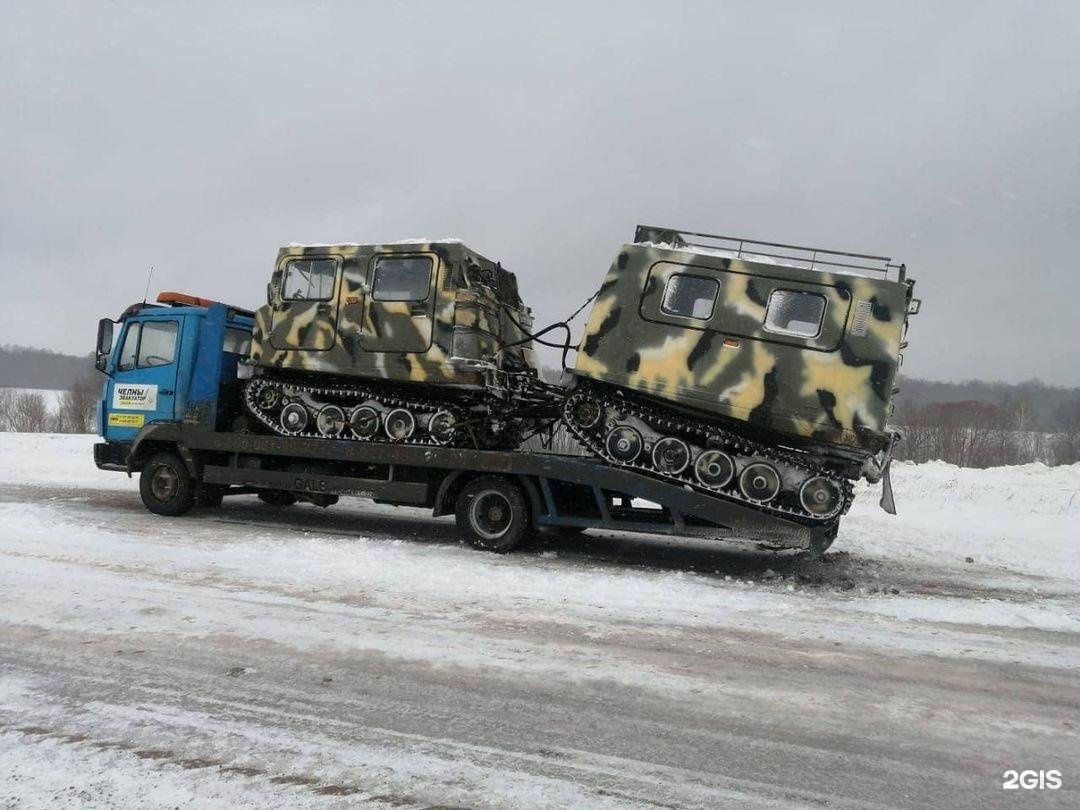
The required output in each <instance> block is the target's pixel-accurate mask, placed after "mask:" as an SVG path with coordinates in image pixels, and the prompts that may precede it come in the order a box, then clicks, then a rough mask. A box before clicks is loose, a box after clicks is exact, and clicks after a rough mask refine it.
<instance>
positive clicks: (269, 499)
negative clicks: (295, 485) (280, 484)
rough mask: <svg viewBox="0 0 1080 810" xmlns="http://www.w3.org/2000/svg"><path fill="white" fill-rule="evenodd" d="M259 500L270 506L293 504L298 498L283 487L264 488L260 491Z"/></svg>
mask: <svg viewBox="0 0 1080 810" xmlns="http://www.w3.org/2000/svg"><path fill="white" fill-rule="evenodd" d="M259 500H260V501H262V502H263V503H265V504H267V505H269V506H292V505H293V504H294V503H296V500H297V498H296V496H295V495H293V494H292V493H291V492H286V491H285V490H283V489H264V490H263V491H262V492H260V493H259Z"/></svg>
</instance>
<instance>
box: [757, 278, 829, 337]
mask: <svg viewBox="0 0 1080 810" xmlns="http://www.w3.org/2000/svg"><path fill="white" fill-rule="evenodd" d="M824 319H825V296H823V295H819V294H818V293H808V292H798V291H797V290H773V292H772V294H771V295H770V296H769V306H768V308H767V309H766V310H765V330H766V331H767V332H776V333H777V334H780V335H794V336H795V337H805V338H812V337H817V336H818V334H819V333H820V332H821V323H822V321H823V320H824Z"/></svg>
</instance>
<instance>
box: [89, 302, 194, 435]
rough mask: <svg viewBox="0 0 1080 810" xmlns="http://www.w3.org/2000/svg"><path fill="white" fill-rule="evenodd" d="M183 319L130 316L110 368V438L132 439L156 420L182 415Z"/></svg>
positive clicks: (107, 429) (107, 403)
mask: <svg viewBox="0 0 1080 810" xmlns="http://www.w3.org/2000/svg"><path fill="white" fill-rule="evenodd" d="M181 329H182V319H180V318H177V319H175V320H172V319H170V320H165V319H161V320H129V321H128V322H127V323H126V325H125V327H124V332H123V334H122V335H121V336H120V341H119V343H118V344H117V348H116V351H115V353H114V357H113V360H112V363H113V366H112V368H111V369H110V374H109V378H110V379H109V383H108V391H107V396H106V400H105V438H106V440H108V441H129V440H131V439H133V438H134V437H135V434H136V433H138V432H139V430H140V429H141V428H142V427H143V425H146V424H149V423H150V422H162V421H172V420H174V419H175V418H176V414H175V404H176V380H177V357H178V356H179V346H180V337H181Z"/></svg>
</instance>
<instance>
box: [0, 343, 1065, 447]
mask: <svg viewBox="0 0 1080 810" xmlns="http://www.w3.org/2000/svg"><path fill="white" fill-rule="evenodd" d="M542 373H543V374H544V376H545V378H548V379H557V378H558V376H559V375H558V374H557V373H556V372H553V371H552V370H550V369H544V370H543V371H542ZM5 388H47V389H54V390H56V389H62V390H64V391H66V392H67V393H66V394H65V397H64V403H65V404H64V407H63V408H61V412H60V413H59V414H56V415H54V416H52V417H50V416H49V415H48V414H47V409H46V408H45V404H44V400H43V398H42V397H40V396H39V395H36V394H31V393H27V394H21V395H20V394H17V393H16V392H5V391H3V389H5ZM897 388H899V389H900V391H899V395H898V396H897V397H896V399H895V400H894V401H895V403H896V412H895V414H894V416H893V418H892V420H891V421H892V423H893V424H895V425H897V426H898V427H899V428H900V429H901V431H902V432H903V434H904V441H902V442H901V443H900V444H899V445H898V446H897V448H896V457H897V458H899V459H908V460H911V461H917V462H921V461H929V460H933V459H941V460H943V461H948V462H950V463H952V464H958V465H960V466H962V467H991V466H997V465H1000V464H1023V463H1027V462H1031V461H1043V462H1045V463H1047V464H1072V463H1076V462H1080V388H1063V387H1060V386H1053V385H1046V384H1045V383H1042V382H1040V381H1039V380H1029V381H1028V382H1023V383H1018V384H1010V383H1002V382H984V381H982V380H968V381H966V382H955V383H949V382H935V381H932V380H920V379H916V378H905V377H901V378H900V379H899V380H898V381H897ZM99 390H100V378H99V377H98V376H97V374H96V373H95V372H94V364H93V356H92V355H86V356H84V357H78V356H76V355H70V354H60V353H58V352H52V351H48V350H46V349H32V348H27V347H23V346H2V347H0V395H2V396H0V399H2V400H3V401H0V430H28V431H34V430H83V429H89V427H86V426H91V427H92V424H93V420H92V416H93V406H94V401H95V400H96V397H97V396H98V391H99ZM5 396H6V398H4V397H5ZM8 400H10V401H8ZM38 400H42V401H40V402H39V401H38Z"/></svg>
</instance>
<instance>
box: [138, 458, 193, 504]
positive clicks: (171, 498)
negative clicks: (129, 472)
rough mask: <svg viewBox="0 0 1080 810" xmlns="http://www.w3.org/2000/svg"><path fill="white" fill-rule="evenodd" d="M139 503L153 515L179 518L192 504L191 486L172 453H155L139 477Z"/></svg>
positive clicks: (182, 464) (185, 470)
mask: <svg viewBox="0 0 1080 810" xmlns="http://www.w3.org/2000/svg"><path fill="white" fill-rule="evenodd" d="M139 494H140V495H141V496H142V502H143V504H144V505H145V506H146V508H147V509H149V510H150V511H151V512H153V513H154V514H156V515H165V516H166V517H179V516H180V515H182V514H184V513H185V512H187V511H188V510H189V509H191V507H192V505H193V504H194V503H195V483H194V482H193V481H192V480H191V476H190V475H189V474H188V471H187V467H185V466H184V462H183V461H181V460H180V457H179V456H178V455H176V454H175V453H157V454H155V455H153V456H151V457H150V459H149V460H148V461H147V462H146V464H144V465H143V468H142V472H141V473H140V475H139Z"/></svg>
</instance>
